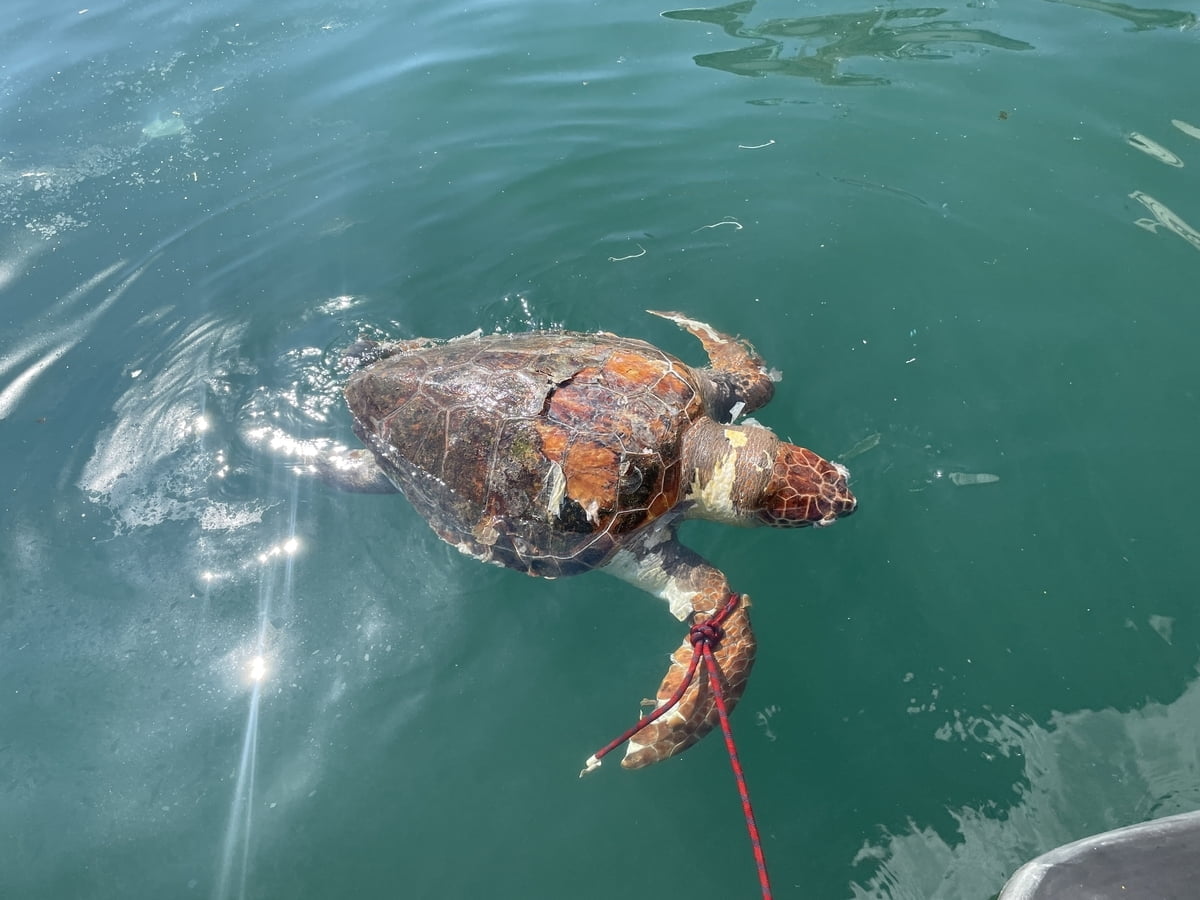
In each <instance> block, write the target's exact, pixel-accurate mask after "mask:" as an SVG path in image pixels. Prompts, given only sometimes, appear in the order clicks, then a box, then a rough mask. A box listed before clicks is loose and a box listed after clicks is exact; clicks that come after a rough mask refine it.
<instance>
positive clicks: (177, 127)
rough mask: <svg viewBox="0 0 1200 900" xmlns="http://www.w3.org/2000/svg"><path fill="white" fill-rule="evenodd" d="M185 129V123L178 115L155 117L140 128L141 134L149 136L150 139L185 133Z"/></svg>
mask: <svg viewBox="0 0 1200 900" xmlns="http://www.w3.org/2000/svg"><path fill="white" fill-rule="evenodd" d="M187 130H188V129H187V125H185V124H184V123H183V119H181V118H179V117H178V116H171V117H170V118H168V119H155V120H154V121H153V122H151V123H150V124H149V125H147V126H145V127H144V128H143V129H142V134H144V135H145V136H146V137H148V138H150V140H154V139H155V138H163V137H174V136H175V135H178V134H186V133H187Z"/></svg>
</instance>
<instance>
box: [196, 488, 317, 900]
mask: <svg viewBox="0 0 1200 900" xmlns="http://www.w3.org/2000/svg"><path fill="white" fill-rule="evenodd" d="M298 500H299V489H298V487H297V485H296V483H295V482H293V486H292V496H291V502H290V505H289V508H290V511H291V512H290V515H289V521H288V537H287V538H285V539H284V540H283V541H281V542H280V543H278V544H276V545H274V546H272V547H271V548H270V549H268V550H267V551H265V552H264V553H262V554H260V555H259V557H258V558H259V561H260V562H264V563H265V562H269V561H271V560H275V559H282V560H283V573H282V575H283V577H282V586H281V590H282V592H283V596H284V597H285V598H287V597H290V596H291V594H292V576H293V568H294V564H295V557H296V554H297V553H298V552H299V550H300V547H301V543H300V540H299V539H298V538H297V537H296V509H297V507H298V506H299V503H298ZM276 571H278V570H275V569H270V570H267V571H265V572H264V573H263V576H262V578H261V580H260V582H259V602H258V632H257V635H256V636H255V638H254V649H253V652H252V653H250V654H246V655H241V654H239V655H241V658H242V660H243V661H242V663H241V666H240V671H241V672H242V673H244V677H245V679H246V681H248V683H249V684H250V707H249V710H248V711H247V713H246V730H245V734H244V736H243V738H242V750H241V756H240V758H239V761H238V768H237V778H236V780H235V783H234V788H233V798H232V800H231V801H230V806H229V819H228V821H227V823H226V826H225V835H224V838H223V840H222V842H221V855H220V862H219V865H218V872H217V883H216V890H215V891H214V894H213V896H214V897H215V898H216V900H229V898H230V897H231V896H232V892H233V885H234V878H235V868H236V870H237V871H236V878H237V885H238V887H237V896H238V897H239V898H244V897H245V896H246V882H247V878H248V876H249V872H250V849H251V847H250V838H251V835H252V831H253V824H254V821H253V820H254V782H255V774H256V764H257V758H258V723H259V710H260V708H261V705H262V696H263V685H264V684H265V683H266V681H267V679H268V677H269V675H270V674H271V670H272V664H271V663H272V662H273V660H272V659H271V653H270V652H269V651H268V649H267V637H268V629H269V628H270V623H271V601H272V595H273V593H274V590H275V585H276V579H275V572H276ZM212 577H215V576H213V575H212V573H211V572H204V573H201V578H202V580H204V581H205V583H206V588H207V585H208V583H209V582H211V580H212ZM274 662H275V663H276V666H277V665H278V663H277V661H274Z"/></svg>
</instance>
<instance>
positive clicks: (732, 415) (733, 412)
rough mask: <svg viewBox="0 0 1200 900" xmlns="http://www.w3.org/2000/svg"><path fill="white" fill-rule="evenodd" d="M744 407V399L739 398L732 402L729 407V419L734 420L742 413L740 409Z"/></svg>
mask: <svg viewBox="0 0 1200 900" xmlns="http://www.w3.org/2000/svg"><path fill="white" fill-rule="evenodd" d="M745 408H746V402H745V401H744V400H739V401H738V402H737V403H735V404H733V406H731V407H729V421H730V422H736V421H737V417H738V416H740V415H741V414H742V410H743V409H745Z"/></svg>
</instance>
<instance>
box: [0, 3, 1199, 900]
mask: <svg viewBox="0 0 1200 900" xmlns="http://www.w3.org/2000/svg"><path fill="white" fill-rule="evenodd" d="M9 6H10V7H11V8H6V9H7V16H6V23H5V25H4V34H3V38H2V41H0V44H2V50H3V52H2V53H0V122H2V123H3V141H2V143H0V235H2V237H0V322H2V323H3V327H2V330H0V458H2V459H3V461H4V467H3V471H4V472H5V473H7V475H6V477H4V479H3V481H0V488H2V497H3V500H2V501H0V575H2V580H0V686H3V688H4V690H3V691H2V692H0V794H2V796H3V801H2V802H0V843H2V844H3V846H4V848H5V851H4V854H3V856H4V861H3V864H2V865H0V895H3V896H12V897H23V898H42V897H45V898H63V897H80V898H128V897H151V896H155V897H192V896H195V897H212V898H217V900H224V898H242V897H248V898H274V897H305V898H308V897H312V898H325V897H334V896H357V897H397V896H404V897H408V896H412V897H522V898H528V897H535V898H558V897H571V898H606V897H611V896H614V895H617V896H620V895H622V894H624V893H628V892H638V893H645V894H647V895H658V896H665V897H675V896H685V895H687V896H693V897H713V898H726V897H735V896H737V897H740V896H747V897H750V896H756V891H757V887H756V884H755V878H754V868H753V863H752V859H751V856H750V851H749V846H748V844H747V842H746V838H745V834H744V828H743V825H742V821H741V814H740V810H739V808H738V804H737V797H736V793H735V790H734V786H733V782H732V779H731V776H730V774H729V770H728V763H727V760H726V758H725V751H724V748H723V747H722V745H721V742H720V741H719V739H716V738H712V739H709V740H707V741H705V742H704V743H702V744H701V745H700V746H698V747H697V748H695V749H693V750H691V751H689V752H688V753H686V754H684V755H683V756H681V757H679V758H678V759H675V760H672V761H670V762H668V763H665V764H663V765H661V766H658V767H655V768H653V769H650V770H646V771H642V772H634V773H628V772H624V771H622V770H620V769H619V768H618V767H616V766H606V767H604V768H603V769H602V770H601V771H600V772H599V773H596V774H595V775H593V776H591V777H590V778H589V779H588V780H585V781H579V780H578V779H577V778H576V773H577V772H578V770H579V768H580V766H581V764H582V763H583V761H584V759H585V758H586V757H587V756H588V754H589V753H591V752H593V751H594V750H595V749H596V748H598V747H599V746H600V745H602V744H603V743H604V742H605V741H607V740H608V739H609V738H610V737H612V736H613V735H615V734H616V733H619V732H620V730H621V729H623V728H624V727H625V726H626V725H627V724H629V723H630V721H631V719H632V717H633V716H634V715H635V714H636V712H637V701H638V700H639V699H640V698H641V697H643V696H645V695H647V694H649V693H651V692H652V691H653V690H654V688H655V686H656V685H657V681H658V678H659V676H660V675H661V671H662V668H663V655H664V654H665V653H667V652H668V651H669V650H670V649H672V648H673V647H674V646H675V645H676V642H677V641H678V639H679V637H680V629H679V626H678V624H677V623H676V622H675V621H674V620H673V619H672V618H671V617H669V616H668V615H666V614H665V612H664V610H663V609H661V608H660V604H659V602H658V601H655V600H651V599H649V598H648V597H646V596H644V595H640V594H638V593H637V592H636V591H635V590H634V589H632V588H630V587H629V586H627V585H625V584H623V583H621V582H617V581H615V580H611V579H608V578H606V577H604V576H601V575H594V576H585V577H581V578H577V579H567V580H562V581H556V582H541V581H534V580H531V579H528V578H525V577H523V576H520V575H517V574H514V573H510V572H505V571H500V570H497V569H492V568H490V567H484V566H480V565H479V564H477V563H475V562H474V561H472V560H470V559H468V558H466V557H463V556H460V555H459V554H457V553H456V552H455V551H454V550H453V549H451V548H449V547H447V546H445V545H443V544H441V543H440V542H439V541H438V540H437V538H436V537H435V536H434V535H433V534H432V532H430V531H429V530H428V529H427V528H426V527H425V526H424V524H423V523H422V522H421V521H420V520H419V518H418V517H417V516H416V514H415V513H414V512H413V511H412V510H411V509H410V508H409V507H408V506H407V504H406V503H405V502H404V501H403V500H400V499H397V498H391V497H367V496H350V495H339V494H337V493H334V492H333V491H331V490H330V489H328V488H327V487H325V486H323V485H321V484H319V483H317V482H315V481H314V480H312V479H310V478H307V477H304V474H303V472H301V471H298V470H299V469H301V468H302V466H301V465H300V464H299V463H298V461H297V459H296V458H295V457H290V456H288V455H287V453H286V449H287V447H288V444H287V441H289V440H293V439H294V440H304V441H312V442H322V441H325V442H343V443H350V442H353V440H354V439H353V436H352V434H351V432H350V428H349V419H348V416H347V414H346V412H345V410H344V409H343V407H342V405H341V401H340V396H339V393H338V385H339V379H340V377H341V376H340V375H339V374H338V372H337V370H336V368H335V366H334V364H333V363H334V359H335V357H336V354H337V352H338V351H339V350H340V349H341V348H342V347H344V346H346V345H347V344H349V343H350V342H352V341H353V340H354V339H355V338H356V337H358V336H359V335H360V334H362V333H373V334H380V335H388V336H394V337H408V336H413V335H426V336H450V335H455V334H461V333H464V332H468V331H471V330H473V329H475V328H481V329H483V330H484V331H493V330H524V329H529V328H533V327H549V326H554V327H560V326H561V327H567V328H572V329H580V330H587V329H606V330H609V331H614V332H618V333H623V334H629V335H633V336H638V337H643V338H646V339H649V340H652V341H654V342H655V343H658V344H660V345H661V346H663V347H664V348H666V349H668V350H670V351H672V352H675V353H677V354H679V355H682V356H683V357H684V358H686V359H688V360H690V361H699V360H700V356H699V354H698V348H697V347H696V346H695V344H694V342H693V341H692V340H691V339H690V338H689V337H688V336H687V335H684V334H682V333H680V332H677V331H676V330H675V329H674V328H673V327H672V326H671V325H670V324H669V323H666V322H663V321H660V320H656V319H652V318H650V317H648V316H646V315H644V313H643V312H642V310H644V309H646V308H668V309H670V308H676V309H681V310H684V311H686V312H687V313H689V314H691V315H693V316H696V317H698V318H701V319H705V320H708V321H710V322H712V323H713V324H714V325H715V326H717V327H720V328H723V329H726V330H729V331H735V332H738V333H740V334H742V335H744V336H746V337H747V338H749V339H750V340H752V341H754V342H755V344H756V345H757V347H758V348H759V350H760V351H761V352H762V353H763V354H764V355H765V356H766V357H767V359H768V360H769V361H770V362H771V363H772V364H773V365H775V366H777V367H779V368H780V369H782V370H783V372H784V375H785V378H784V381H783V382H782V383H781V385H780V386H779V387H780V389H779V391H778V393H777V395H776V399H775V400H774V402H773V403H772V404H771V405H770V406H769V407H767V408H766V409H764V410H763V411H762V412H761V413H760V414H759V417H760V418H761V419H762V420H763V421H764V422H765V423H766V424H768V425H770V426H771V427H773V428H774V429H775V430H777V431H778V432H779V433H780V434H781V435H782V436H785V437H788V438H791V439H793V440H795V441H797V442H799V443H803V444H805V445H807V446H810V447H812V448H813V449H815V450H817V451H819V452H821V453H823V454H824V455H826V456H830V457H835V458H839V457H840V458H844V459H845V460H846V462H847V464H848V465H849V466H850V468H851V470H852V472H853V475H854V480H853V486H854V489H855V492H856V493H857V495H858V497H859V500H860V511H859V513H858V514H857V515H856V516H855V517H854V518H852V519H849V520H847V521H845V522H841V523H839V524H838V525H837V526H836V527H834V528H831V529H826V530H823V531H820V532H812V531H804V532H792V533H783V532H767V531H736V530H730V529H726V528H721V527H719V526H716V525H711V524H705V523H696V524H689V525H687V526H686V527H685V529H684V538H685V540H686V541H687V543H689V544H690V545H691V546H693V547H694V548H696V549H697V550H699V551H700V552H702V553H704V554H705V555H707V556H708V557H709V558H710V559H712V560H713V561H714V562H716V563H717V564H718V565H720V566H721V567H722V568H723V569H724V570H725V571H726V572H727V573H728V575H729V577H730V580H731V582H732V583H733V584H734V586H735V587H737V588H738V589H740V590H743V591H746V592H748V593H750V594H751V595H752V596H753V597H754V599H755V604H756V607H755V622H756V625H757V631H758V634H759V643H760V650H759V662H758V665H757V668H756V671H755V675H754V678H753V679H752V681H751V683H750V687H749V690H748V691H747V693H746V696H745V699H744V701H743V703H742V705H741V706H740V707H739V709H738V711H737V713H736V714H735V715H734V727H735V730H736V733H737V737H738V741H739V746H740V751H741V754H742V759H743V763H744V765H745V768H746V770H747V774H748V778H749V782H750V789H751V793H752V796H753V798H754V801H755V805H756V808H757V812H758V816H759V820H760V826H761V828H762V831H763V839H764V846H765V849H766V852H767V860H768V864H769V867H770V870H771V872H772V875H773V881H774V885H775V888H776V895H777V896H783V897H787V896H794V897H806V898H848V897H862V898H868V897H869V898H921V900H924V898H934V897H937V898H953V900H958V898H963V900H970V898H980V900H985V898H989V897H991V896H993V895H994V894H995V893H996V892H997V891H998V890H999V888H1000V886H1001V885H1002V884H1003V881H1004V879H1005V877H1006V876H1007V874H1008V873H1009V872H1011V871H1012V870H1013V869H1014V868H1016V867H1017V866H1018V865H1019V864H1020V863H1021V862H1023V861H1024V860H1025V859H1027V858H1029V857H1030V856H1033V855H1035V854H1036V853H1038V852H1041V851H1043V850H1045V849H1048V848H1049V847H1051V846H1054V845H1056V844H1058V843H1061V842H1063V841H1066V840H1069V839H1073V838H1076V837H1080V836H1083V835H1085V834H1087V833H1090V832H1095V831H1099V830H1103V829H1106V828H1110V827H1115V826H1117V825H1122V824H1128V823H1131V822H1135V821H1140V820H1143V819H1145V818H1149V817H1152V816H1155V815H1162V814H1168V813H1174V812H1180V811H1184V810H1190V809H1194V808H1197V807H1200V786H1198V778H1197V775H1198V772H1197V769H1198V767H1200V758H1198V756H1197V750H1196V748H1197V746H1200V685H1198V682H1197V670H1196V666H1197V661H1198V658H1200V621H1198V616H1197V613H1196V585H1197V582H1198V580H1200V556H1198V555H1197V553H1196V552H1195V548H1194V543H1195V525H1194V518H1195V516H1194V512H1193V511H1194V509H1195V508H1196V506H1197V505H1198V504H1200V488H1198V487H1197V479H1196V478H1195V477H1194V470H1195V455H1196V449H1195V448H1196V446H1197V443H1198V442H1200V417H1198V415H1197V411H1198V410H1197V406H1198V395H1197V380H1198V379H1197V376H1198V369H1197V357H1196V350H1195V342H1196V338H1195V336H1196V334H1197V333H1200V304H1198V303H1197V296H1198V293H1197V284H1198V283H1200V253H1198V252H1197V251H1198V250H1200V233H1198V232H1197V229H1200V177H1198V173H1200V102H1198V99H1197V93H1196V90H1195V78H1194V73H1195V61H1196V59H1197V53H1198V51H1200V48H1198V47H1197V42H1198V40H1200V30H1198V29H1197V27H1196V16H1195V12H1196V10H1195V8H1194V7H1191V8H1189V7H1188V6H1187V5H1186V4H1180V5H1178V6H1177V7H1176V8H1174V9H1170V10H1167V9H1144V8H1140V7H1133V6H1127V5H1122V4H1117V3H1106V2H1099V0H1079V2H1076V3H1066V2H1040V3H1028V4H1018V5H1012V6H1010V5H1001V4H995V3H991V2H978V0H976V2H970V3H966V4H958V5H955V6H952V7H947V8H920V9H916V8H899V7H894V6H891V5H886V6H882V7H878V8H872V7H861V8H849V7H840V6H838V5H836V4H830V3H827V4H824V5H821V4H796V3H786V2H758V3H755V2H754V0H747V2H743V3H736V4H732V5H729V6H724V7H714V8H705V9H683V10H665V11H664V10H661V9H660V8H658V7H646V6H645V5H644V4H640V3H632V2H624V0H613V2H606V3H602V4H562V3H549V2H539V0H533V2H519V3H518V2H496V0H490V2H489V0H480V2H471V3H468V4H466V5H451V6H447V5H445V4H441V3H425V2H421V3H407V4H387V3H382V2H378V3H373V2H345V3H334V4H325V5H305V4H287V5H272V4H250V3H245V2H236V0H218V2H214V3H206V4H203V5H201V4H179V3H164V2H156V3H150V2H140V3H118V4H115V5H112V6H107V7H96V8H91V9H88V8H85V7H83V6H82V5H79V6H76V7H61V8H55V5H54V4H46V3H32V2H28V0H17V2H14V3H10V4H9ZM1139 226H1140V227H1139ZM972 476H993V477H991V478H976V477H972ZM256 660H259V662H255V661H256Z"/></svg>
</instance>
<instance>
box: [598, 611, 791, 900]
mask: <svg viewBox="0 0 1200 900" xmlns="http://www.w3.org/2000/svg"><path fill="white" fill-rule="evenodd" d="M748 599H749V598H747V601H748ZM741 602H742V597H741V595H739V594H730V595H729V599H728V600H727V601H726V602H725V605H724V606H723V607H721V609H720V610H719V611H718V612H717V614H716V615H714V616H712V618H709V619H705V620H704V621H703V622H697V623H696V624H694V625H693V626H692V627H691V629H690V630H689V631H688V640H689V641H691V644H692V659H691V662H690V663H688V668H687V672H686V673H685V674H684V676H683V680H682V681H681V682H680V684H679V687H677V688H676V689H675V691H674V692H673V693H672V694H671V696H670V697H669V698H668V699H667V701H666V702H665V703H662V704H660V705H659V706H658V707H657V708H655V709H654V710H653V711H651V712H649V713H647V714H646V715H645V716H643V717H642V718H641V719H639V720H638V722H637V724H635V725H634V726H633V727H632V728H630V729H629V730H627V731H626V732H625V733H624V734H622V735H621V736H620V737H618V738H616V739H615V740H613V741H610V742H609V743H608V744H606V745H605V746H604V747H602V748H601V749H600V750H597V751H596V752H595V753H594V754H593V755H592V756H590V757H588V761H587V763H586V764H585V765H584V767H583V770H582V771H581V772H580V773H579V777H580V778H582V777H583V776H584V775H586V774H587V773H588V772H593V771H595V770H596V769H598V768H600V760H601V759H603V758H604V757H605V756H607V755H608V754H609V753H611V752H612V751H613V750H615V749H617V748H618V747H620V746H621V745H622V744H624V743H625V742H626V741H627V740H629V739H630V738H631V737H633V736H634V735H635V734H637V733H638V732H639V731H641V730H642V729H643V728H645V727H646V726H647V725H649V724H650V723H651V722H654V721H655V720H656V719H659V718H661V717H662V716H664V715H665V714H666V713H668V712H670V710H671V709H672V708H673V707H674V706H675V705H676V704H677V703H679V701H680V700H681V699H683V695H684V694H685V693H687V689H688V688H689V687H690V686H691V684H692V680H693V679H694V678H695V677H696V669H697V668H698V667H699V665H700V660H701V659H703V660H704V664H705V667H706V669H707V672H708V682H709V688H710V689H711V690H712V696H713V702H714V704H715V705H716V708H717V713H718V716H719V718H720V721H721V731H722V733H723V734H724V736H725V749H726V750H727V751H728V753H729V764H730V766H731V767H732V769H733V777H734V780H735V781H736V782H737V787H738V793H739V795H740V796H741V801H742V813H743V815H744V816H745V818H746V831H747V833H748V834H749V836H750V846H751V849H752V850H753V851H754V862H755V864H756V866H757V868H758V883H759V887H761V888H762V895H763V898H764V900H770V898H771V883H770V880H769V879H768V877H767V861H766V857H765V854H764V853H763V849H762V839H761V838H760V836H759V833H758V824H757V823H756V822H755V819H754V810H753V808H752V807H751V806H750V792H749V789H748V788H747V787H746V778H745V774H744V773H743V772H742V764H741V761H740V760H739V759H738V755H737V747H736V746H735V745H734V742H733V729H732V728H731V727H730V725H729V710H728V708H727V706H726V704H725V693H724V688H723V687H722V684H721V681H722V679H721V670H720V667H719V666H718V665H717V659H716V655H715V651H716V649H717V647H718V646H719V645H720V643H721V641H722V639H724V637H725V629H724V628H723V627H722V625H723V624H724V622H725V620H726V619H728V618H729V617H730V616H731V615H733V611H734V610H735V609H737V607H738V604H739V603H741Z"/></svg>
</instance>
